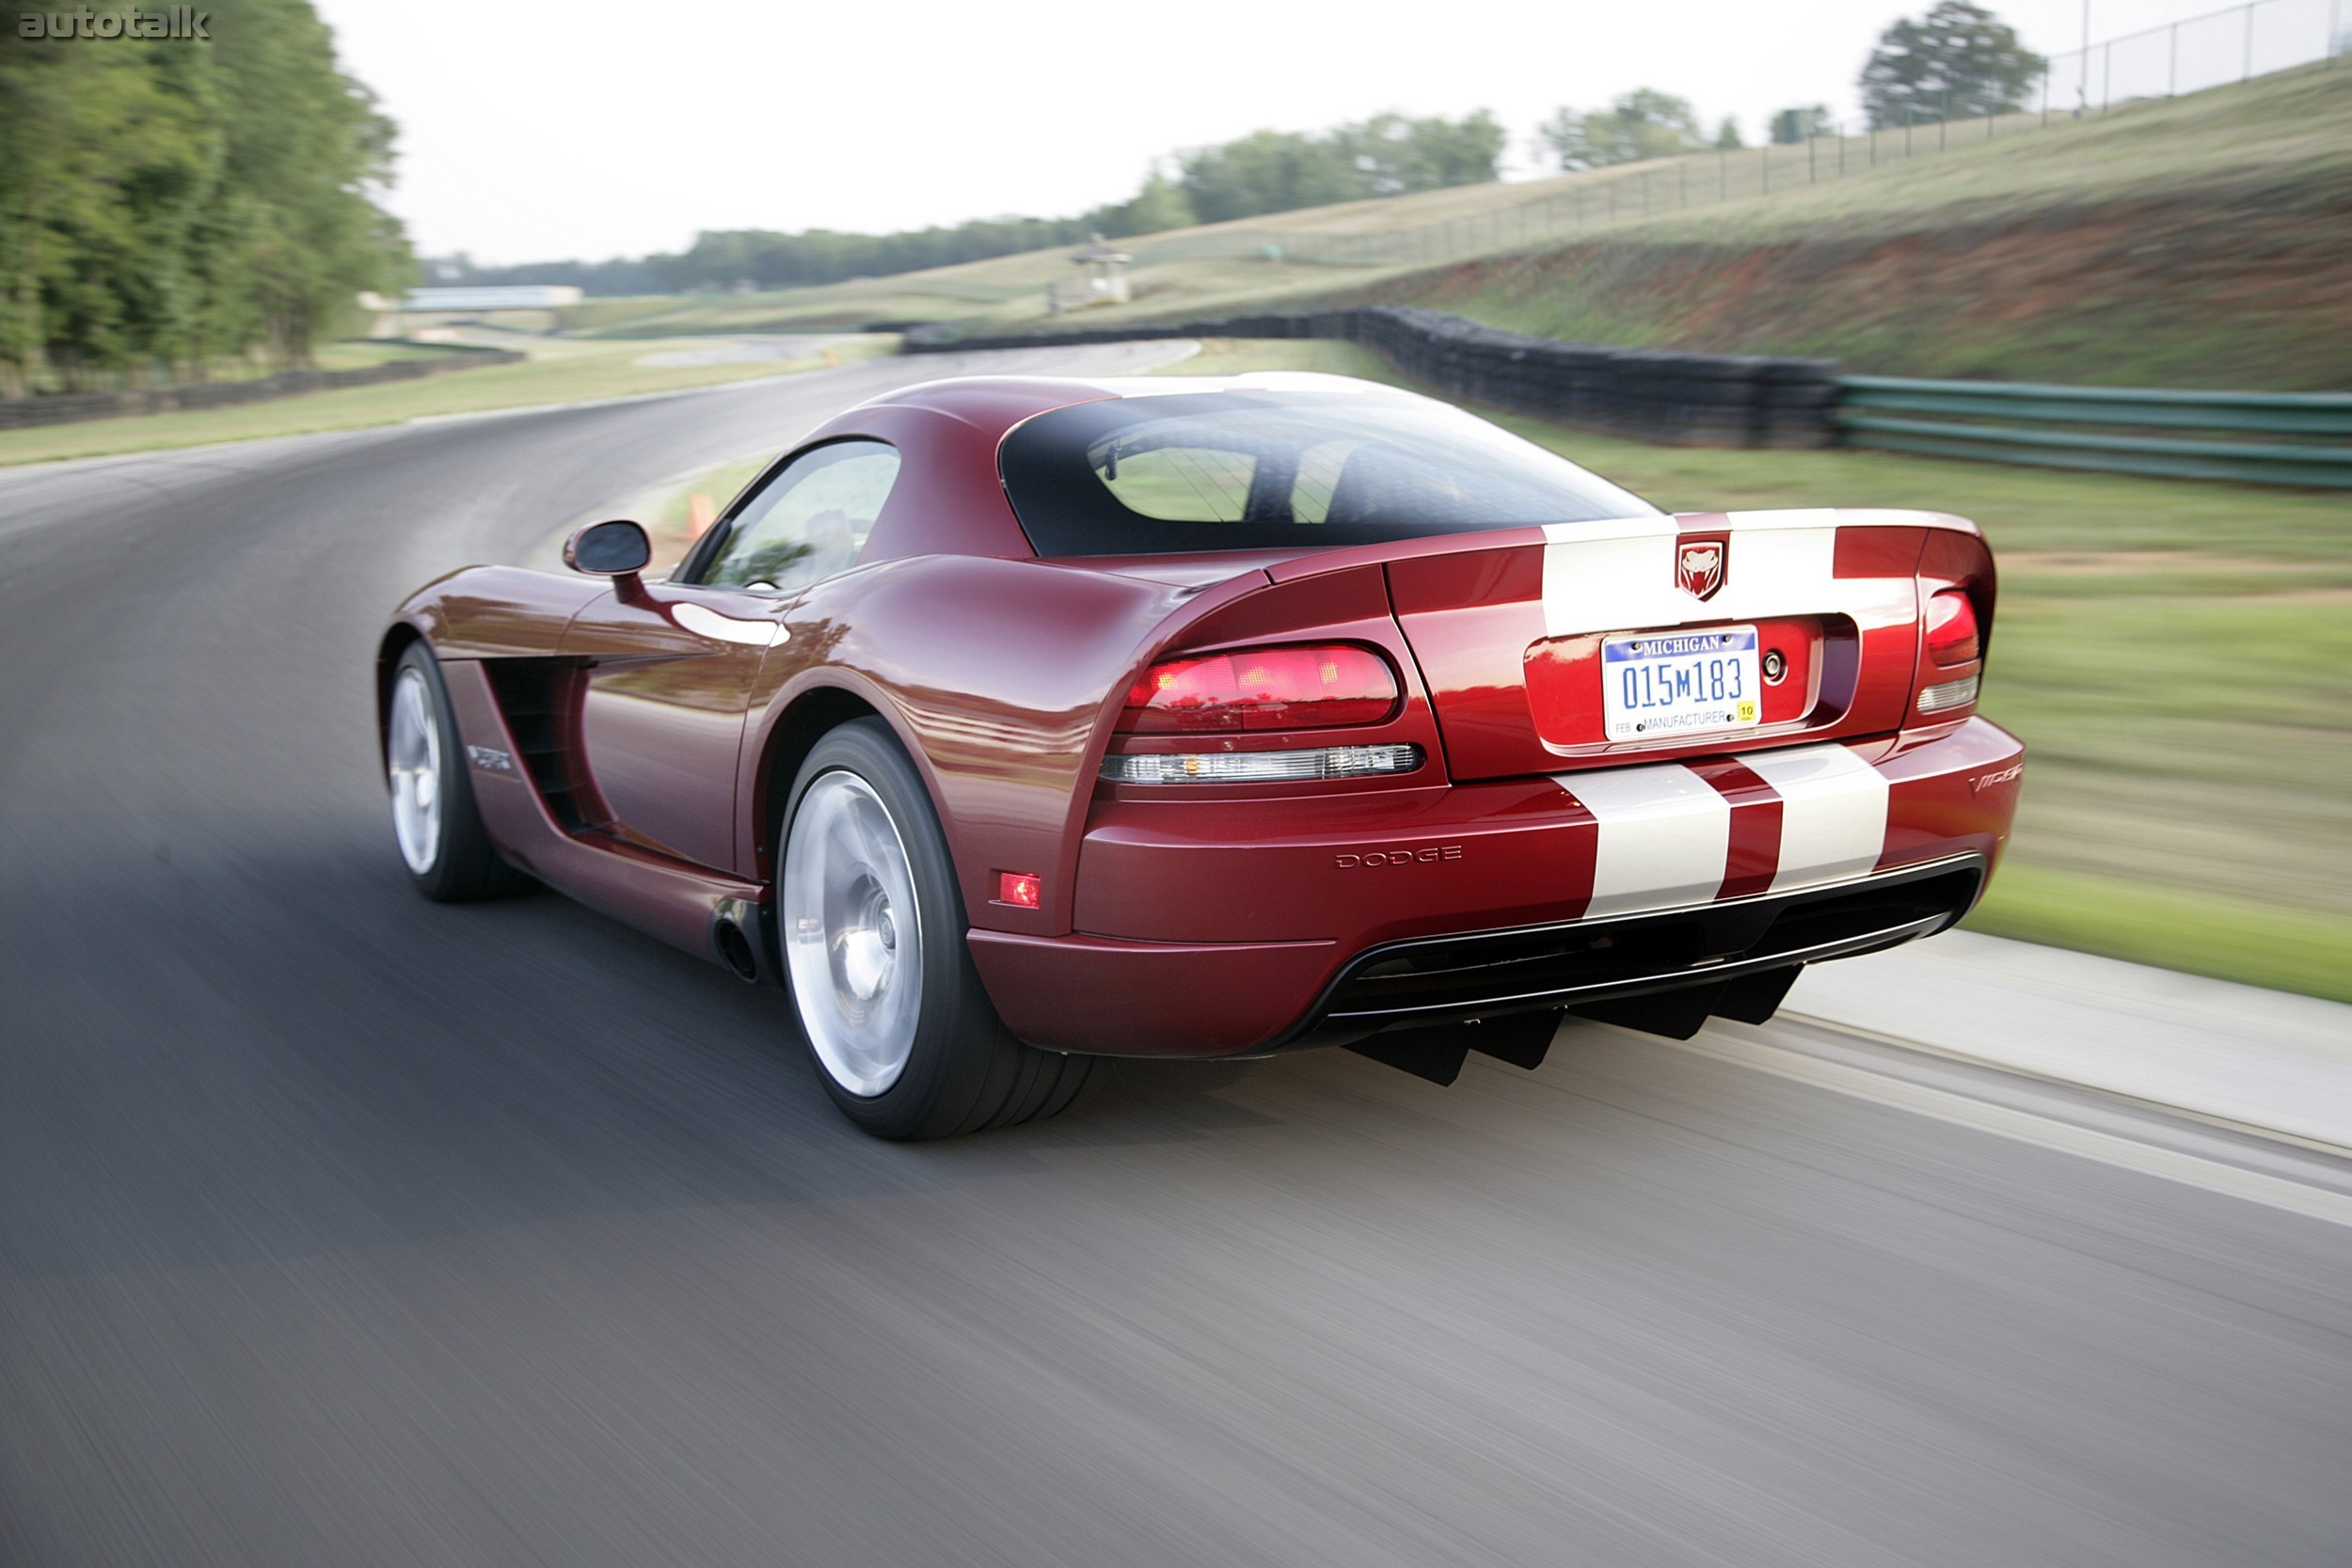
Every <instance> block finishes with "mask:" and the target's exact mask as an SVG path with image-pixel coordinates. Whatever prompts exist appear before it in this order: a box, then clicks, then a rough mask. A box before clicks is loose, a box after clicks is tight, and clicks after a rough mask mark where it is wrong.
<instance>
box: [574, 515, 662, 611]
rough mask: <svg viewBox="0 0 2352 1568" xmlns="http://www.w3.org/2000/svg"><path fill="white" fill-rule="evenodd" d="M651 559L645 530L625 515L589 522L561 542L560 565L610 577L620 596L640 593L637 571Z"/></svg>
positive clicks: (626, 596)
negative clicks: (601, 521)
mask: <svg viewBox="0 0 2352 1568" xmlns="http://www.w3.org/2000/svg"><path fill="white" fill-rule="evenodd" d="M652 559H653V542H652V541H651V540H649V539H647V538H646V537H645V531H644V529H642V528H640V527H638V526H637V525H636V524H635V523H632V522H630V521H628V519H627V518H625V517H616V518H614V519H613V520H612V521H611V522H606V523H590V524H589V525H588V526H587V527H586V528H583V529H581V530H580V531H578V532H577V533H574V534H573V535H572V536H571V537H570V538H569V539H566V540H565V541H564V565H566V566H569V567H570V568H571V569H572V570H573V571H575V572H586V573H588V574H589V575H590V576H591V577H599V578H612V579H613V586H614V587H615V588H617V589H619V590H620V592H621V596H622V597H623V598H628V597H629V596H631V595H632V594H636V593H639V592H642V591H643V590H644V582H642V581H641V580H639V578H638V576H637V574H638V573H640V572H642V571H644V569H645V563H646V562H649V561H651V560H652Z"/></svg>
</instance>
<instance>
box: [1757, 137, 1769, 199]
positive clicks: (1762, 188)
mask: <svg viewBox="0 0 2352 1568" xmlns="http://www.w3.org/2000/svg"><path fill="white" fill-rule="evenodd" d="M1756 151H1757V152H1759V153H1761V154H1762V155H1763V158H1764V181H1763V183H1762V184H1761V185H1759V186H1758V187H1757V189H1758V190H1759V191H1760V192H1761V193H1762V194H1763V195H1765V196H1770V195H1772V143H1771V142H1769V141H1768V142H1766V143H1765V144H1764V145H1763V146H1762V147H1759V148H1757V149H1756Z"/></svg>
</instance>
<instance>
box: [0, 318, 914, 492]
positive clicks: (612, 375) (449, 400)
mask: <svg viewBox="0 0 2352 1568" xmlns="http://www.w3.org/2000/svg"><path fill="white" fill-rule="evenodd" d="M476 337H477V341H497V342H498V344H499V346H501V347H514V348H518V349H521V350H522V351H523V352H524V353H526V354H529V355H530V356H531V359H530V361H529V362H528V363H525V364H520V365H493V366H490V367H488V368H486V369H482V370H465V371H453V372H448V373H446V374H442V375H436V376H428V377H426V378H424V379H422V380H420V381H400V382H393V383H391V384H389V385H388V386H382V387H352V388H343V389H342V390H339V391H331V392H312V393H310V394H308V395H306V396H302V397H294V398H283V399H279V400H278V401H275V402H271V403H257V404H247V405H246V406H244V407H241V408H217V409H203V410H198V411H192V412H187V413H177V414H150V415H143V416H135V417H132V418H127V419H119V420H88V421H87V422H85V423H81V424H62V425H52V426H49V427H47V428H45V429H38V430H11V431H0V465H7V464H14V463H42V462H48V461H51V460H53V459H57V458H67V457H103V456H110V455H113V454H116V453H119V452H131V451H160V450H163V449H166V448H170V447H192V446H204V445H209V444H211V443H213V442H215V441H247V440H253V439H256V438H259V437H262V436H300V435H307V434H310V433H311V432H314V431H323V430H354V429H358V428H360V427H363V426H367V425H383V424H399V423H402V422H403V421H405V420H415V419H423V418H428V417H431V416H436V415H446V414H467V413H480V412H485V411H488V410H492V409H500V408H523V407H532V406H535V405H539V404H556V403H582V402H587V401H591V400H593V399H596V398H610V397H625V396H630V395H635V394H639V393H645V392H669V391H678V390H681V389H683V388H690V387H707V386H712V385H715V384H718V383H721V382H728V381H744V380H750V379H754V378H756V377H759V376H770V375H779V374H788V373H792V372H799V371H806V370H815V369H818V368H820V367H822V366H823V365H825V364H826V363H827V362H828V361H827V360H826V359H825V358H824V357H823V356H809V357H806V358H802V359H793V360H766V361H758V362H753V363H723V364H708V365H645V364H641V363H639V361H640V360H642V359H644V358H645V357H647V356H651V355H655V354H660V353H675V352H679V351H691V350H692V349H695V348H697V347H701V346H705V345H703V344H701V343H699V342H698V341H692V340H685V341H665V342H662V343H660V344H650V343H642V342H587V341H577V340H572V339H563V338H526V337H510V336H508V335H505V334H489V333H482V334H477V335H476ZM895 342H896V341H895V340H891V339H862V340H858V341H852V342H847V343H843V344H840V345H838V346H837V348H836V349H835V350H834V358H835V359H843V358H851V357H859V356H866V355H870V354H876V353H887V352H889V351H890V349H891V348H892V347H894V346H895ZM711 346H716V344H713V345H711Z"/></svg>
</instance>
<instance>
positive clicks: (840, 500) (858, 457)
mask: <svg viewBox="0 0 2352 1568" xmlns="http://www.w3.org/2000/svg"><path fill="white" fill-rule="evenodd" d="M895 483H898V451H896V450H895V449H894V448H891V447H888V446H885V445H883V444H882V442H880V441H835V442H833V443H831V444H830V445H827V446H822V447H818V449H817V450H816V451H810V452H804V453H803V454H802V455H801V456H799V457H796V458H794V459H793V460H792V461H791V462H790V463H788V464H787V465H786V466H785V467H784V468H783V469H782V470H781V471H780V472H778V473H777V475H776V476H775V477H774V478H773V479H771V480H770V481H769V482H768V483H767V485H766V487H765V488H763V489H762V490H761V491H760V492H759V494H757V495H756V496H754V497H753V498H752V499H751V500H750V501H749V502H748V503H747V504H746V505H745V506H744V507H743V509H742V510H741V511H740V512H739V513H737V514H736V515H735V518H734V520H733V521H732V522H731V523H730V524H729V525H728V527H727V533H726V537H725V538H724V539H723V541H721V543H720V545H719V548H718V553H717V554H716V555H714V556H713V557H712V558H711V560H710V563H709V564H708V565H707V566H706V567H704V568H703V572H702V576H701V580H702V581H703V582H705V583H707V584H710V585H711V586H713V587H721V588H748V589H753V590H755V591H769V592H777V593H793V592H797V591H798V590H800V589H803V588H806V587H808V586H809V585H810V584H811V583H817V582H822V581H823V580H824V579H825V578H831V577H838V576H839V575H840V574H842V573H843V572H846V571H848V570H849V569H850V567H852V566H854V565H856V564H857V558H858V553H859V552H860V551H862V550H864V549H865V548H866V536H867V535H869V534H870V533H872V532H873V531H874V519H875V518H876V517H877V516H879V515H881V514H882V502H883V501H885V500H887V499H889V497H890V487H891V486H892V485H893V484H895Z"/></svg>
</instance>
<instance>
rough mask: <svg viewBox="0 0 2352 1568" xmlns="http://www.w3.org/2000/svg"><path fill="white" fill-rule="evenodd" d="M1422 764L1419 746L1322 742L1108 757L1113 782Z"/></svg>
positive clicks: (1283, 780)
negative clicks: (1307, 747) (1303, 748)
mask: <svg viewBox="0 0 2352 1568" xmlns="http://www.w3.org/2000/svg"><path fill="white" fill-rule="evenodd" d="M1420 766H1421V748H1420V747H1418V746H1323V747H1318V748H1316V749H1315V750H1313V751H1311V752H1208V753H1206V754H1200V753H1194V752H1184V753H1180V754H1177V755H1174V756H1165V755H1163V756H1136V755H1131V754H1121V753H1117V752H1114V753H1113V754H1111V755H1110V756H1106V757H1104V759H1103V777H1104V778H1106V779H1108V780H1110V781H1111V783H1113V784H1295V783H1299V782H1302V781H1307V780H1313V779H1360V778H1363V777H1365V776H1367V775H1369V774H1374V773H1409V772H1411V771H1412V770H1413V769H1414V768H1419V767H1420Z"/></svg>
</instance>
